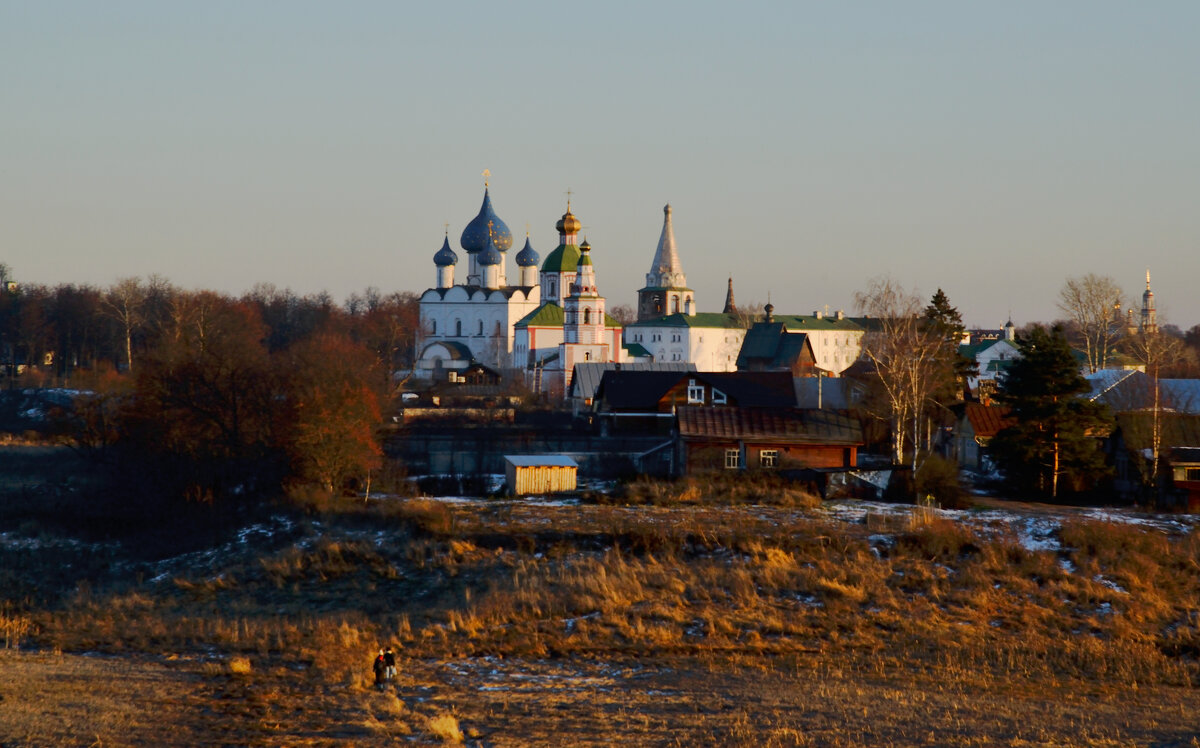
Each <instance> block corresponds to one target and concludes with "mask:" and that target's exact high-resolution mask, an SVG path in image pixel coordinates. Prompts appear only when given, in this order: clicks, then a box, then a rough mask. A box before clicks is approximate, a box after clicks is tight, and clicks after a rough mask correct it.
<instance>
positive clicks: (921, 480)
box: [915, 454, 968, 509]
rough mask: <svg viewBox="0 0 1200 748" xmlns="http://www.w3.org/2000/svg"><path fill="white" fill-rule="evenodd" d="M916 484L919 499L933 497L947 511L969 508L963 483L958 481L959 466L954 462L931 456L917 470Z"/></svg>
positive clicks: (938, 456)
mask: <svg viewBox="0 0 1200 748" xmlns="http://www.w3.org/2000/svg"><path fill="white" fill-rule="evenodd" d="M915 483H916V490H917V496H918V497H919V498H924V497H926V496H932V497H933V500H934V501H936V502H937V503H938V504H940V505H941V506H942V507H943V508H946V509H966V508H967V506H968V502H967V501H966V494H965V492H964V491H963V487H962V483H960V482H959V480H958V466H957V465H955V464H954V462H953V461H952V460H947V459H946V458H944V457H942V456H940V455H933V454H931V455H929V456H928V457H927V458H925V462H923V463H922V464H921V466H920V467H919V468H917V476H916V481H915Z"/></svg>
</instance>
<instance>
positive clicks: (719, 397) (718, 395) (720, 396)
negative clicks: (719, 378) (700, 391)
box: [713, 387, 726, 405]
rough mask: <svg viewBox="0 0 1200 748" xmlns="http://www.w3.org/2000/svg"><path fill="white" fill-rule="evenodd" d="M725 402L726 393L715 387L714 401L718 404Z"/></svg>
mask: <svg viewBox="0 0 1200 748" xmlns="http://www.w3.org/2000/svg"><path fill="white" fill-rule="evenodd" d="M725 402H726V399H725V393H724V392H721V391H720V390H718V389H717V388H716V387H713V403H714V404H717V405H721V404H724V403H725Z"/></svg>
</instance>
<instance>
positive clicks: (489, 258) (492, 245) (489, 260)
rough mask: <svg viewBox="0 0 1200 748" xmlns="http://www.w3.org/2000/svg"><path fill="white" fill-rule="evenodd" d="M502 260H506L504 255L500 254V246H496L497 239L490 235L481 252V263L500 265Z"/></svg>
mask: <svg viewBox="0 0 1200 748" xmlns="http://www.w3.org/2000/svg"><path fill="white" fill-rule="evenodd" d="M510 241H511V239H510ZM502 262H504V255H502V254H500V248H499V247H497V246H496V242H495V240H493V239H492V238H491V237H490V236H489V237H488V240H487V244H486V245H485V246H484V248H483V251H482V252H480V253H479V264H480V265H499V264H500V263H502Z"/></svg>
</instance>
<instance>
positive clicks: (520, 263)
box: [517, 236, 541, 268]
mask: <svg viewBox="0 0 1200 748" xmlns="http://www.w3.org/2000/svg"><path fill="white" fill-rule="evenodd" d="M539 260H541V258H540V257H538V253H537V252H534V251H533V247H532V246H530V244H529V237H528V236H527V237H525V246H524V247H522V248H521V251H520V252H517V267H519V268H528V267H536V266H537V264H538V261H539Z"/></svg>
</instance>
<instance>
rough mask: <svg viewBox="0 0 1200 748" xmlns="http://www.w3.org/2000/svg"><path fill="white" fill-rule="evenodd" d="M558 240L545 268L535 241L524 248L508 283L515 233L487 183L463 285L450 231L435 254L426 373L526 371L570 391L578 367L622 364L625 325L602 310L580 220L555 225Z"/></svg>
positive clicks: (422, 362)
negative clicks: (456, 279) (498, 209)
mask: <svg viewBox="0 0 1200 748" xmlns="http://www.w3.org/2000/svg"><path fill="white" fill-rule="evenodd" d="M555 227H556V228H557V229H558V237H559V239H558V246H557V247H555V249H554V250H553V251H552V252H551V253H550V254H549V255H548V256H547V257H546V260H545V262H543V263H542V265H541V270H540V272H539V270H538V261H539V257H538V254H537V252H535V251H534V250H533V247H532V246H530V242H529V237H528V236H526V238H525V246H524V248H522V249H521V251H520V252H518V253H517V256H516V258H515V259H516V264H517V269H518V278H517V284H516V285H509V284H508V282H507V273H506V264H507V252H508V250H509V249H511V248H512V234H511V233H510V232H509V230H508V226H506V225H505V223H504V221H502V220H500V217H499V216H497V215H496V212H495V210H494V209H493V208H492V199H491V195H490V193H489V191H488V187H487V185H486V184H485V185H484V192H483V205H482V207H481V208H480V209H479V214H478V215H477V216H475V218H473V219H471V222H470V223H468V224H467V227H466V228H465V229H464V230H463V233H462V238H461V239H460V241H459V244H460V245H461V247H462V249H463V251H464V252H466V253H467V258H468V269H467V277H466V279H465V282H460V283H457V284H456V283H455V282H454V269H455V265H457V264H458V255H457V254H456V253H455V252H454V250H452V249H451V248H450V237H449V234H447V236H446V238H445V239H444V241H443V242H442V248H441V249H439V250H438V251H437V253H436V254H434V256H433V263H434V265H435V266H436V267H437V286H436V287H435V288H430V289H428V290H427V291H425V293H424V294H422V295H421V303H420V308H421V331H422V336H421V338H422V340H421V352H420V356H419V358H418V360H417V374H418V375H419V376H423V377H427V378H433V379H442V378H451V379H452V380H453V379H454V378H456V377H457V375H458V374H459V373H460V372H463V371H465V370H467V369H469V368H471V367H472V366H475V365H483V366H485V367H487V368H490V369H493V370H495V371H497V372H499V371H502V370H518V371H523V372H525V374H526V377H527V379H528V384H530V385H531V386H533V387H534V388H535V389H539V390H541V389H548V390H553V391H558V390H561V391H566V388H567V387H569V386H570V383H571V373H572V371H573V369H574V366H575V364H577V363H583V362H595V363H606V362H623V361H625V360H627V357H626V356H625V351H624V349H623V348H622V343H621V332H622V329H621V324H620V323H619V322H618V321H617V320H616V319H614V318H613V317H611V316H610V315H608V314H606V313H605V311H604V297H603V296H601V295H600V293H599V290H598V287H597V285H596V270H595V266H594V265H593V264H592V256H591V246H590V245H589V244H588V242H587V240H586V239H585V240H584V241H583V242H582V243H579V241H578V237H579V229H580V228H581V224H580V222H579V219H578V218H576V217H575V216H574V215H573V214H572V213H571V204H570V202H569V201H568V203H567V212H566V213H564V214H563V216H562V218H561V219H559V221H558V223H557V224H556V225H555Z"/></svg>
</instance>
